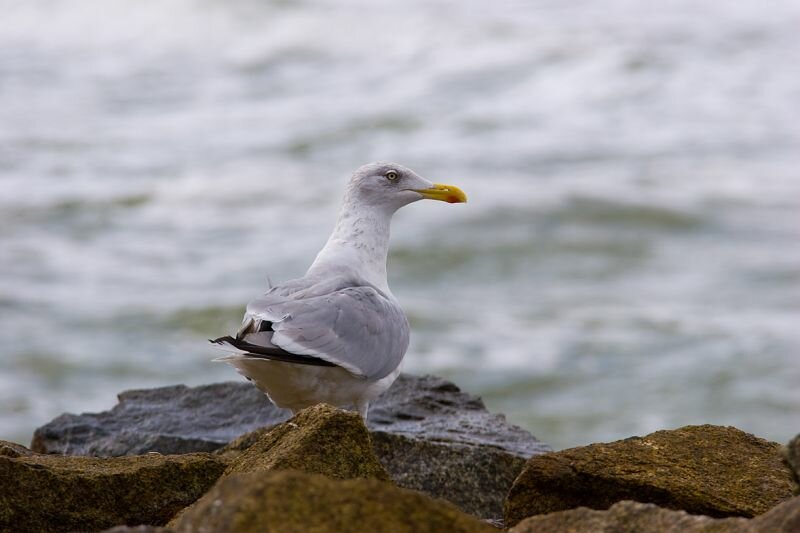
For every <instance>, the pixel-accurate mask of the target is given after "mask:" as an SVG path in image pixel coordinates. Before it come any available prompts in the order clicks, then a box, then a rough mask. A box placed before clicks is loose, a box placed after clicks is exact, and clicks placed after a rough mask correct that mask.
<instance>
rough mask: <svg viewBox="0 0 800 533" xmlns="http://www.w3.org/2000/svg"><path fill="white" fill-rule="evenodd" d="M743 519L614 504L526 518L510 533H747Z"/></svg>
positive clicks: (646, 506)
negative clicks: (646, 532) (604, 507)
mask: <svg viewBox="0 0 800 533" xmlns="http://www.w3.org/2000/svg"><path fill="white" fill-rule="evenodd" d="M749 522H750V521H749V520H747V519H746V518H722V519H717V518H710V517H708V516H699V515H691V514H688V513H687V512H685V511H674V510H672V509H664V508H662V507H659V506H657V505H654V504H652V503H638V502H632V501H629V500H625V501H621V502H617V503H615V504H614V505H612V506H611V508H610V509H608V510H606V511H595V510H593V509H587V508H586V507H578V508H577V509H570V510H569V511H560V512H556V513H550V514H545V515H539V516H532V517H530V518H526V519H525V520H523V521H522V522H520V523H519V524H517V525H516V526H515V527H513V528H511V530H510V531H509V533H561V532H563V531H571V532H576V533H577V532H582V531H585V532H587V533H589V532H591V533H640V532H643V531H658V532H659V533H712V532H713V533H726V532H730V533H735V532H738V531H749V530H747V529H746V528H747V527H748V524H749Z"/></svg>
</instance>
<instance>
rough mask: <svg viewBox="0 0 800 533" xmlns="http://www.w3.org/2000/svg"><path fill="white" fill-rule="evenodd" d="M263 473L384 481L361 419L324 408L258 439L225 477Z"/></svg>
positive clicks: (317, 407)
mask: <svg viewBox="0 0 800 533" xmlns="http://www.w3.org/2000/svg"><path fill="white" fill-rule="evenodd" d="M266 470H299V471H302V472H307V473H315V474H322V475H324V476H327V477H330V478H333V479H351V478H376V479H382V480H388V479H389V475H388V474H387V473H386V470H384V469H383V466H381V464H380V463H379V462H378V459H377V458H376V457H375V454H374V453H373V452H372V445H371V443H370V438H369V433H368V432H367V427H366V426H365V425H364V421H363V420H362V419H361V416H360V415H359V414H358V413H354V412H351V411H343V410H341V409H337V408H335V407H331V406H329V405H324V404H320V405H315V406H313V407H309V408H307V409H303V410H302V411H300V413H298V414H297V416H295V417H294V418H292V419H291V420H289V421H288V422H284V423H283V424H280V425H279V426H276V427H275V428H273V429H272V430H271V431H269V432H266V433H264V434H262V435H261V438H259V439H258V440H257V441H256V442H255V443H254V444H253V445H252V446H250V447H249V448H247V450H246V451H244V452H242V453H241V455H239V456H238V457H237V458H235V459H233V461H232V462H231V464H230V466H229V467H228V469H227V470H226V471H225V475H226V476H228V475H231V474H241V473H246V472H260V471H266Z"/></svg>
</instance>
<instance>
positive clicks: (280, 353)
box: [208, 335, 337, 366]
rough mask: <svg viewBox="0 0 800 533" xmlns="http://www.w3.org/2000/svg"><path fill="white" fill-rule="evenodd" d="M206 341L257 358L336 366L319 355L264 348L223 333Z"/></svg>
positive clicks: (299, 363)
mask: <svg viewBox="0 0 800 533" xmlns="http://www.w3.org/2000/svg"><path fill="white" fill-rule="evenodd" d="M208 342H210V343H211V344H218V345H222V344H229V345H231V346H233V347H234V348H236V349H238V350H243V351H245V352H247V353H246V354H245V355H249V356H250V357H255V358H259V359H271V360H273V361H282V362H284V363H294V364H298V365H311V366H337V365H335V364H334V363H331V362H330V361H326V360H324V359H320V358H319V357H312V356H310V355H298V354H293V353H291V352H287V351H286V350H283V349H281V348H264V347H262V346H258V345H255V344H251V343H249V342H247V341H243V340H241V339H234V338H233V337H231V336H230V335H225V336H224V337H219V338H218V339H213V340H212V339H208Z"/></svg>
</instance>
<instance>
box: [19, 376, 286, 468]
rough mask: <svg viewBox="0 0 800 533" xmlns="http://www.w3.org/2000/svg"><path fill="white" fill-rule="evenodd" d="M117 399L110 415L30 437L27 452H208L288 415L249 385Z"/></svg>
mask: <svg viewBox="0 0 800 533" xmlns="http://www.w3.org/2000/svg"><path fill="white" fill-rule="evenodd" d="M117 398H118V399H119V403H118V404H117V405H115V406H114V407H113V408H112V409H111V410H110V411H104V412H102V413H83V414H80V415H75V414H69V413H65V414H63V415H61V416H59V417H58V418H55V419H54V420H52V421H51V422H49V423H47V424H45V425H44V426H42V427H40V428H39V429H37V430H36V431H35V432H34V434H33V442H32V443H31V449H32V450H33V451H35V452H38V453H57V454H63V455H94V456H98V457H108V456H111V457H114V456H120V455H142V454H145V453H148V452H159V453H162V454H179V453H192V452H210V451H214V450H216V449H217V448H219V447H221V446H224V445H225V444H227V443H228V442H230V441H231V440H233V439H235V438H236V437H238V436H239V435H241V434H243V433H247V432H249V431H253V430H255V429H258V428H260V427H263V426H271V425H274V424H277V423H279V422H283V421H285V420H287V419H288V418H289V416H290V413H289V412H288V411H285V410H282V409H278V408H276V407H275V406H274V405H272V404H271V403H270V402H269V400H267V398H266V397H265V396H264V395H263V394H262V393H261V392H259V391H258V390H257V389H256V388H255V387H253V386H252V385H250V384H248V383H237V382H227V383H214V384H212V385H202V386H200V387H187V386H185V385H173V386H170V387H161V388H157V389H142V390H129V391H125V392H122V393H120V394H119V395H118V396H117Z"/></svg>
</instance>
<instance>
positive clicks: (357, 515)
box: [172, 471, 497, 533]
mask: <svg viewBox="0 0 800 533" xmlns="http://www.w3.org/2000/svg"><path fill="white" fill-rule="evenodd" d="M172 527H173V529H174V530H175V531H176V532H177V533H190V532H192V533H194V532H196V531H201V530H202V531H214V532H220V533H225V532H231V533H232V532H236V533H251V532H252V533H270V532H280V533H293V532H302V533H309V532H312V533H327V532H330V533H340V532H342V531H381V532H389V533H391V532H409V533H412V532H413V533H424V532H440V531H447V532H451V533H459V532H464V533H468V532H469V533H471V532H476V533H477V532H484V533H490V532H492V531H497V530H496V529H494V528H492V527H491V526H489V525H487V524H485V523H483V522H481V521H479V520H478V519H476V518H473V517H471V516H469V515H467V514H464V513H462V512H461V511H460V510H458V509H457V508H456V507H455V506H453V505H452V504H450V503H449V502H445V501H442V500H435V499H432V498H429V497H427V496H425V495H423V494H421V493H419V492H415V491H411V490H406V489H400V488H397V487H395V486H394V485H392V484H390V483H386V482H384V481H379V480H376V479H351V480H333V479H330V478H327V477H324V476H320V475H316V474H306V473H302V472H296V471H273V472H253V473H247V474H237V475H231V476H229V477H226V478H224V479H221V480H220V482H219V483H217V484H216V485H215V486H214V488H213V489H211V491H209V492H208V494H206V495H205V496H204V497H203V498H201V499H200V500H199V501H198V502H197V503H196V504H195V505H194V506H192V508H191V509H189V510H187V511H186V512H185V513H183V514H182V515H181V517H180V519H179V520H178V521H177V523H175V524H174V525H173V526H172Z"/></svg>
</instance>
